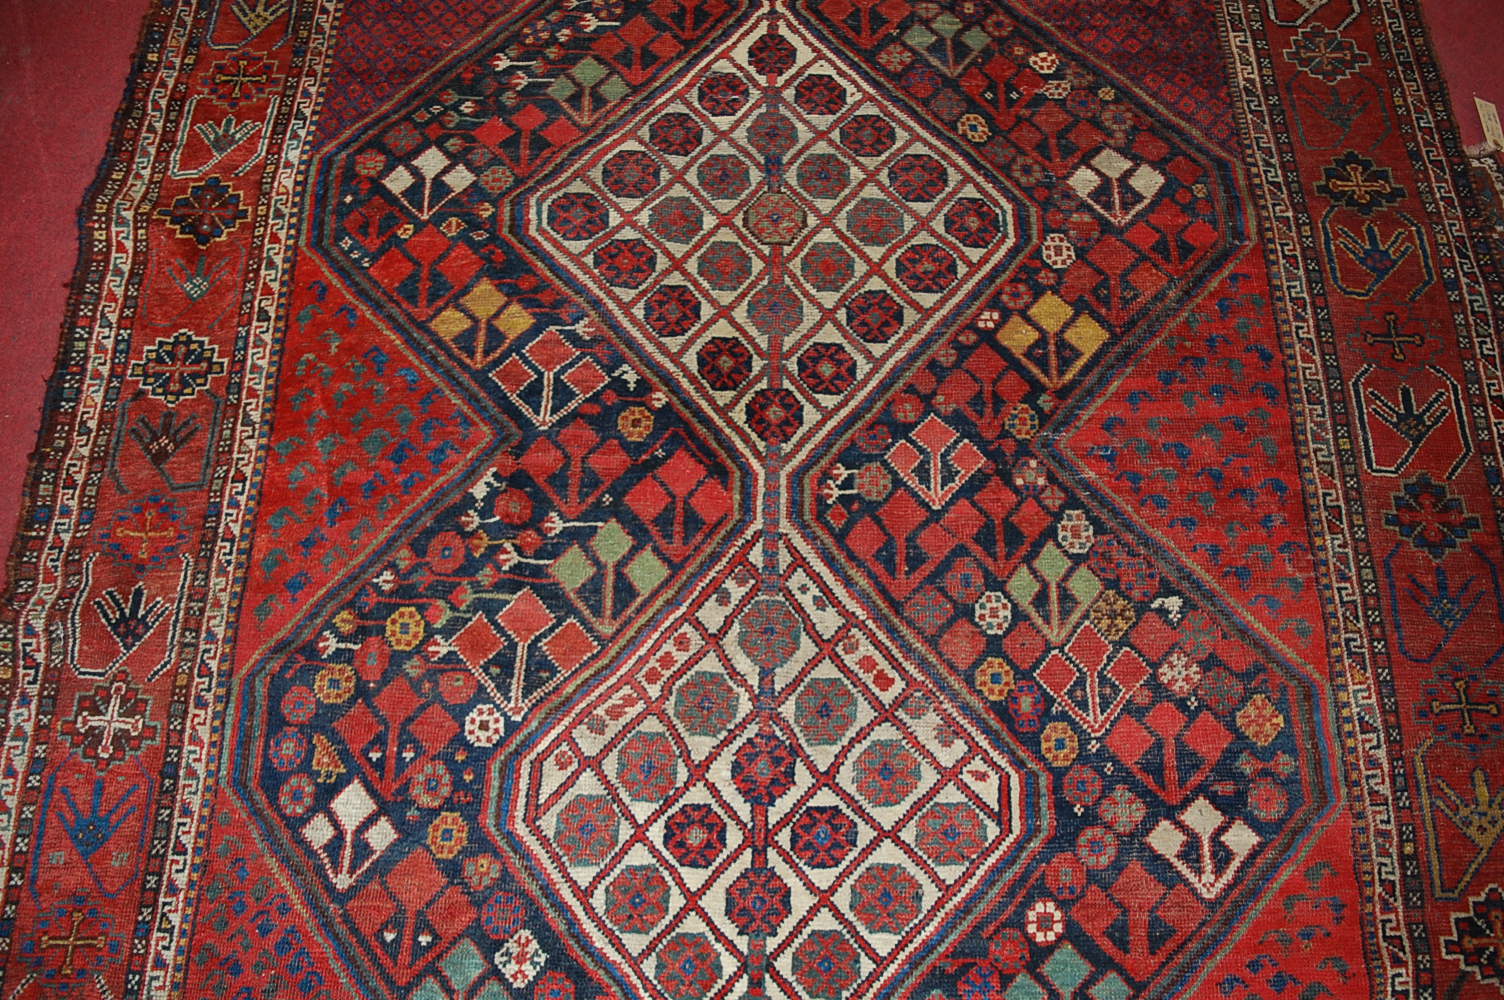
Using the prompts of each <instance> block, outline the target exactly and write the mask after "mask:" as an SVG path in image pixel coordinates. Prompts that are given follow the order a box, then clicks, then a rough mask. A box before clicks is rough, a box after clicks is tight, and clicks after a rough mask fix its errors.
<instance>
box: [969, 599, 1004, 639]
mask: <svg viewBox="0 0 1504 1000" xmlns="http://www.w3.org/2000/svg"><path fill="white" fill-rule="evenodd" d="M974 614H975V617H976V622H977V627H978V628H980V629H981V630H982V631H983V632H986V633H987V634H988V635H1002V634H1003V633H1004V632H1006V631H1008V626H1009V625H1012V624H1013V604H1012V602H1010V601H1009V600H1008V598H1006V597H1004V596H1003V595H1002V594H1000V593H998V592H997V591H995V590H989V591H987V592H986V593H985V594H983V595H982V596H981V597H979V598H977V606H976V610H975V612H974Z"/></svg>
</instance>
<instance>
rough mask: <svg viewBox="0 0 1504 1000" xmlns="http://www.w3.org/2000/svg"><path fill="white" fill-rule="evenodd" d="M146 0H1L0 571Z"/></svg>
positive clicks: (1, 573) (0, 572) (1, 574)
mask: <svg viewBox="0 0 1504 1000" xmlns="http://www.w3.org/2000/svg"><path fill="white" fill-rule="evenodd" d="M146 8H147V4H146V2H145V0H45V2H39V0H0V178H4V180H3V181H0V186H3V187H4V190H5V195H6V197H5V204H4V208H3V209H0V248H3V249H0V317H3V319H0V580H3V579H4V577H5V554H8V553H9V552H10V542H11V537H12V536H13V535H14V533H15V528H16V518H17V517H18V516H19V510H20V501H21V484H22V482H23V480H24V479H25V475H26V459H27V456H28V455H30V454H31V450H32V448H34V447H35V446H36V435H37V425H38V423H39V422H40V419H41V405H42V394H43V388H44V386H45V384H46V379H47V376H48V375H49V374H51V372H52V365H53V360H54V357H55V355H56V353H57V343H58V331H59V328H60V324H61V322H62V318H63V310H64V307H65V304H66V302H67V297H68V290H67V282H68V280H69V278H70V277H71V276H72V274H73V266H74V263H75V261H76V258H77V256H78V242H77V235H76V234H77V231H78V227H77V224H76V222H75V214H76V212H77V211H78V206H79V203H80V202H81V201H82V200H83V196H84V191H85V190H86V189H87V188H88V186H89V184H90V183H91V182H92V181H93V179H94V172H95V170H97V169H98V167H99V161H100V159H101V157H102V156H103V154H104V148H105V141H106V140H107V139H108V138H109V134H110V122H111V121H112V120H113V118H114V115H115V109H116V108H117V107H118V106H119V105H120V97H121V94H122V93H124V90H125V77H126V72H127V70H128V68H129V66H130V59H131V52H132V51H133V50H134V48H135V45H136V30H137V28H138V26H139V25H140V21H141V16H142V14H143V13H145V11H146Z"/></svg>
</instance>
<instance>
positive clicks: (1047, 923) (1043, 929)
mask: <svg viewBox="0 0 1504 1000" xmlns="http://www.w3.org/2000/svg"><path fill="white" fill-rule="evenodd" d="M1024 930H1025V931H1027V932H1028V934H1029V937H1030V938H1032V939H1033V940H1034V943H1035V944H1038V945H1047V944H1054V943H1055V942H1056V941H1058V940H1060V935H1061V934H1063V933H1065V914H1064V913H1062V912H1060V907H1059V906H1058V905H1057V904H1056V903H1055V901H1054V900H1053V899H1040V900H1036V901H1035V902H1034V903H1033V904H1032V905H1030V907H1029V912H1028V913H1027V914H1025V916H1024Z"/></svg>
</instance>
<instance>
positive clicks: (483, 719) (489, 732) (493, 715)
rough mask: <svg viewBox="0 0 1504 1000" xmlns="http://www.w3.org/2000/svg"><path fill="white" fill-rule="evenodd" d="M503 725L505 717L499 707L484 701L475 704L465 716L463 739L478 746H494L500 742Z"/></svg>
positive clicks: (504, 725)
mask: <svg viewBox="0 0 1504 1000" xmlns="http://www.w3.org/2000/svg"><path fill="white" fill-rule="evenodd" d="M505 727H506V717H505V716H503V715H502V714H501V709H499V708H497V707H496V706H495V705H492V704H491V703H490V702H486V703H485V704H482V705H476V706H475V707H474V708H472V709H471V710H470V714H469V715H467V716H465V739H467V740H469V741H470V742H471V743H474V744H475V745H476V746H478V747H494V746H495V745H496V744H497V743H499V742H501V736H502V732H503V730H504V729H505Z"/></svg>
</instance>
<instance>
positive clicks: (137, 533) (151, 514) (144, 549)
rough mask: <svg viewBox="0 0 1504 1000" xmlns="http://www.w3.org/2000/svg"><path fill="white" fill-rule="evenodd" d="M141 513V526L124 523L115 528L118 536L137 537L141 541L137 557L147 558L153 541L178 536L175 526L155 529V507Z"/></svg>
mask: <svg viewBox="0 0 1504 1000" xmlns="http://www.w3.org/2000/svg"><path fill="white" fill-rule="evenodd" d="M141 514H142V518H143V523H142V525H141V527H139V528H133V527H130V526H129V525H123V526H121V527H119V528H116V529H115V534H116V535H117V536H118V537H120V538H135V539H138V540H139V541H140V542H141V544H140V547H139V548H138V549H137V550H136V558H137V559H145V558H146V557H147V556H148V555H150V554H151V543H152V542H154V541H157V540H159V539H164V538H176V537H177V530H176V529H175V528H170V527H164V528H159V529H155V530H154V529H153V527H152V522H153V521H154V520H156V516H157V511H156V510H154V509H153V508H150V507H148V508H146V509H145V510H143V511H142V512H141Z"/></svg>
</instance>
